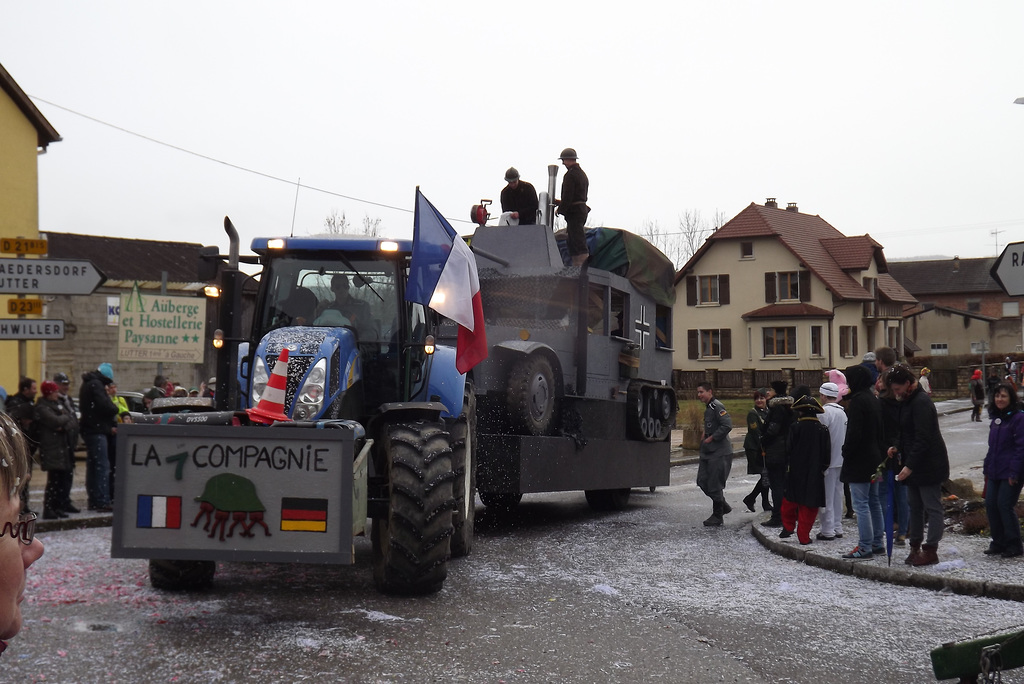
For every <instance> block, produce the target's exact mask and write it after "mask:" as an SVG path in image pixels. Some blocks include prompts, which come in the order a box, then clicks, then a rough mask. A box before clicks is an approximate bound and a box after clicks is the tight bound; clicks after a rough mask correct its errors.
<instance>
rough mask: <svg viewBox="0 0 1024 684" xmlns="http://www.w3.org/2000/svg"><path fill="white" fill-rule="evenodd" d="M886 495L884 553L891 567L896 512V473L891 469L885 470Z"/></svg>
mask: <svg viewBox="0 0 1024 684" xmlns="http://www.w3.org/2000/svg"><path fill="white" fill-rule="evenodd" d="M885 471H886V475H885V477H886V478H887V482H888V484H889V486H888V487H887V489H888V490H889V492H888V494H887V495H886V497H885V553H886V555H888V556H889V566H890V567H891V566H892V520H893V511H895V510H896V473H895V472H894V471H893V469H892V468H886V469H885Z"/></svg>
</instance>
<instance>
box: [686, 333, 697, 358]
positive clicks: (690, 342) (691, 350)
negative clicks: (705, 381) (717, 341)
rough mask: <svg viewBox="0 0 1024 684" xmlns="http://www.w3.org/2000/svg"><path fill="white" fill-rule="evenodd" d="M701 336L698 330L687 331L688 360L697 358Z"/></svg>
mask: <svg viewBox="0 0 1024 684" xmlns="http://www.w3.org/2000/svg"><path fill="white" fill-rule="evenodd" d="M699 334H700V331H698V330H687V331H686V358H688V359H695V358H697V336H698V335H699Z"/></svg>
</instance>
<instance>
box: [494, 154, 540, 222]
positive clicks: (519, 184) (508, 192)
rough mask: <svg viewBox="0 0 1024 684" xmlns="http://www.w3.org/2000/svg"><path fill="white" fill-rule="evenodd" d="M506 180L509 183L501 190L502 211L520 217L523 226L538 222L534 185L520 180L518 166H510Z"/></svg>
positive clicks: (516, 217)
mask: <svg viewBox="0 0 1024 684" xmlns="http://www.w3.org/2000/svg"><path fill="white" fill-rule="evenodd" d="M505 182H506V183H508V185H506V186H505V187H504V188H502V190H501V211H502V213H506V212H507V213H509V214H511V215H512V218H514V219H518V221H519V225H521V226H532V225H535V224H536V223H537V209H538V207H539V202H538V201H537V191H536V190H535V189H534V187H533V186H532V185H530V184H529V183H527V182H526V181H524V180H520V178H519V172H518V171H517V170H516V167H514V166H513V167H511V168H509V170H508V171H506V172H505Z"/></svg>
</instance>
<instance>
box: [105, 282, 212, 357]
mask: <svg viewBox="0 0 1024 684" xmlns="http://www.w3.org/2000/svg"><path fill="white" fill-rule="evenodd" d="M205 339H206V299H205V298H202V297H169V296H167V295H159V294H154V295H149V294H142V293H141V292H140V291H139V284H138V283H135V286H134V287H133V288H132V291H131V293H130V294H122V295H121V316H120V321H119V325H118V338H117V360H118V361H160V362H170V363H202V362H203V352H204V349H205V348H204V344H203V342H204V340H205Z"/></svg>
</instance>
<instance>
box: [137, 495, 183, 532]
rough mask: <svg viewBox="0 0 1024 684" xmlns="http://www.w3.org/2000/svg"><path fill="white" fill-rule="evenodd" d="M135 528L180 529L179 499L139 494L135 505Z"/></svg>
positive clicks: (177, 497) (178, 497) (176, 497)
mask: <svg viewBox="0 0 1024 684" xmlns="http://www.w3.org/2000/svg"><path fill="white" fill-rule="evenodd" d="M135 512H136V516H135V526H136V527H148V528H159V527H166V528H168V529H174V530H178V529H181V497H180V496H150V495H148V494H140V495H139V497H138V500H137V504H136V509H135Z"/></svg>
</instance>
